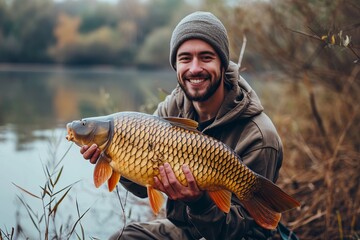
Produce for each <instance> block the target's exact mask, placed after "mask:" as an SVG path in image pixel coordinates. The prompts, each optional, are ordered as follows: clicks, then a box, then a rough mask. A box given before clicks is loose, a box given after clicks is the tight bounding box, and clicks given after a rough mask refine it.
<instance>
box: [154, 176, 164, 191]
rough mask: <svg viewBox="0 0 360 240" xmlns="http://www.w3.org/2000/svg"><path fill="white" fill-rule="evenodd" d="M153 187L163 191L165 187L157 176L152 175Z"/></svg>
mask: <svg viewBox="0 0 360 240" xmlns="http://www.w3.org/2000/svg"><path fill="white" fill-rule="evenodd" d="M154 188H155V189H157V190H159V191H162V192H163V193H165V189H164V186H163V184H162V183H161V181H160V180H159V178H158V177H154Z"/></svg>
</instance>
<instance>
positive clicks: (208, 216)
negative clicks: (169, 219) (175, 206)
mask: <svg viewBox="0 0 360 240" xmlns="http://www.w3.org/2000/svg"><path fill="white" fill-rule="evenodd" d="M277 152H278V151H276V150H275V149H273V148H265V149H258V150H255V151H252V152H250V153H248V154H247V155H245V156H244V159H243V160H244V162H245V161H246V162H247V163H248V164H250V165H253V166H257V167H258V169H256V170H254V171H256V172H257V173H259V174H261V175H263V176H265V177H270V179H272V178H273V176H277V172H278V170H279V169H278V168H277V166H276V165H277V164H276V163H277V156H278V155H279V154H278V153H277ZM265 156H266V158H268V159H267V161H266V162H265V163H264V157H265ZM266 158H265V159H266ZM269 158H271V159H269ZM258 162H260V163H261V164H260V163H258ZM257 170H258V171H257ZM186 205H187V214H188V219H189V220H190V221H191V223H192V224H193V225H194V226H195V227H196V229H197V230H198V231H199V233H200V234H201V236H203V237H204V238H206V239H207V240H215V239H229V240H230V239H241V237H251V238H253V239H266V238H268V237H269V236H271V235H272V231H270V230H266V229H263V228H261V227H260V226H259V225H258V224H257V223H256V222H255V220H254V219H253V218H252V217H251V216H250V215H249V214H248V213H247V211H246V210H245V209H244V208H243V207H242V205H241V203H240V202H239V200H238V199H237V198H236V197H234V196H233V198H232V204H231V207H230V212H229V213H228V214H225V213H223V212H222V211H221V210H220V209H218V208H217V207H216V205H215V204H214V203H213V202H212V200H211V199H210V198H209V197H208V196H207V194H206V195H205V196H203V197H202V198H201V199H199V200H198V201H197V202H192V203H186Z"/></svg>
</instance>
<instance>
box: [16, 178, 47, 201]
mask: <svg viewBox="0 0 360 240" xmlns="http://www.w3.org/2000/svg"><path fill="white" fill-rule="evenodd" d="M12 184H14V185H15V187H17V188H19V189H20V190H21V191H23V192H25V193H27V194H29V195H30V196H32V197H34V198H38V199H41V197H38V196H36V195H35V194H33V193H31V192H29V191H27V190H25V189H24V188H22V187H20V186H18V185H16V184H15V183H13V182H12Z"/></svg>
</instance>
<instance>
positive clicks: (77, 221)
mask: <svg viewBox="0 0 360 240" xmlns="http://www.w3.org/2000/svg"><path fill="white" fill-rule="evenodd" d="M76 208H77V212H78V216H79V215H80V211H79V205H78V202H77V200H76ZM89 210H90V208H88V209H87V210H86V211H85V212H84V213H83V214H82V215H81V216H79V218H78V220H76V222H75V224H74V226H73V228H72V229H71V231H70V234H69V236H71V235H72V234H73V233H74V231H75V228H76V225H77V224H78V223H79V222H80V220H81V219H82V218H83V217H84V216H85V214H86V213H87V212H88V211H89ZM80 225H81V223H80ZM81 228H82V226H81ZM82 232H83V229H82ZM76 235H77V234H76ZM83 236H84V233H83ZM83 239H85V238H83Z"/></svg>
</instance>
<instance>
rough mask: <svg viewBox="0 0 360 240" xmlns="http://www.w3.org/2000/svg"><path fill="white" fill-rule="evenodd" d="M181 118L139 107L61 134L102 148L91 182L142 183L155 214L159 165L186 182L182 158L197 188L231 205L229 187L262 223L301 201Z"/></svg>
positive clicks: (159, 199) (268, 224)
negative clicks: (152, 113) (123, 179)
mask: <svg viewBox="0 0 360 240" xmlns="http://www.w3.org/2000/svg"><path fill="white" fill-rule="evenodd" d="M197 125H198V124H197V122H195V121H193V120H190V119H184V118H172V117H167V118H161V117H157V116H153V115H148V114H144V113H138V112H119V113H115V114H112V115H107V116H101V117H93V118H85V119H82V120H77V121H73V122H71V123H68V124H67V132H68V134H67V136H66V139H67V140H69V141H73V142H75V143H76V144H77V145H79V146H83V145H92V144H93V143H96V144H97V145H98V147H99V149H100V150H101V154H100V156H99V159H98V160H97V163H96V165H95V169H94V183H95V186H96V187H99V186H101V185H102V184H103V183H105V182H106V181H107V182H108V188H109V191H112V190H113V189H114V188H115V187H116V185H117V183H118V182H119V179H120V176H123V177H125V178H127V179H129V180H131V181H133V182H135V183H137V184H140V185H142V186H144V187H146V188H147V193H148V197H149V201H150V206H151V208H152V210H153V212H154V213H155V214H157V213H158V212H159V211H160V209H161V206H162V204H163V202H164V197H163V195H162V193H161V192H160V191H158V190H156V189H154V188H153V185H154V177H155V176H157V177H158V178H161V177H160V174H159V166H161V165H163V164H164V163H169V164H170V166H171V167H172V169H173V170H174V173H175V175H176V177H177V178H178V180H179V181H180V182H181V183H182V184H183V185H186V183H187V182H186V178H185V175H184V173H183V172H182V166H183V165H184V164H187V165H188V166H189V168H190V170H191V172H192V174H193V175H194V178H195V180H196V183H197V185H198V187H199V188H200V189H201V190H204V191H207V192H208V194H209V196H210V197H211V199H212V200H213V201H214V203H215V204H216V205H217V207H218V208H219V209H220V210H222V211H223V212H225V213H228V212H229V211H230V204H231V196H232V193H234V194H235V195H236V197H237V198H238V199H239V200H240V202H241V203H242V204H243V206H244V207H245V208H246V209H247V211H248V212H249V213H250V215H251V216H252V217H253V218H254V220H255V221H256V222H257V223H258V224H259V225H260V226H262V227H264V228H267V229H274V228H276V226H277V224H278V222H279V221H280V217H281V213H282V212H284V211H287V210H290V209H292V208H295V207H298V206H300V204H299V202H297V201H296V200H295V199H294V198H292V197H291V196H289V195H288V194H286V193H285V192H284V191H282V190H281V189H280V188H279V187H278V186H276V185H275V184H274V183H272V182H271V181H269V180H268V179H266V178H264V177H262V176H260V175H258V174H256V173H255V172H253V171H252V170H250V169H249V168H248V167H247V166H246V165H245V164H243V163H242V161H241V159H240V157H239V156H238V155H237V154H236V153H235V152H234V151H233V150H232V149H230V147H228V146H227V145H225V144H224V143H222V142H220V141H218V140H216V139H214V138H212V137H209V136H207V135H205V134H203V133H201V132H199V131H198V130H197V129H196V128H197Z"/></svg>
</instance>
